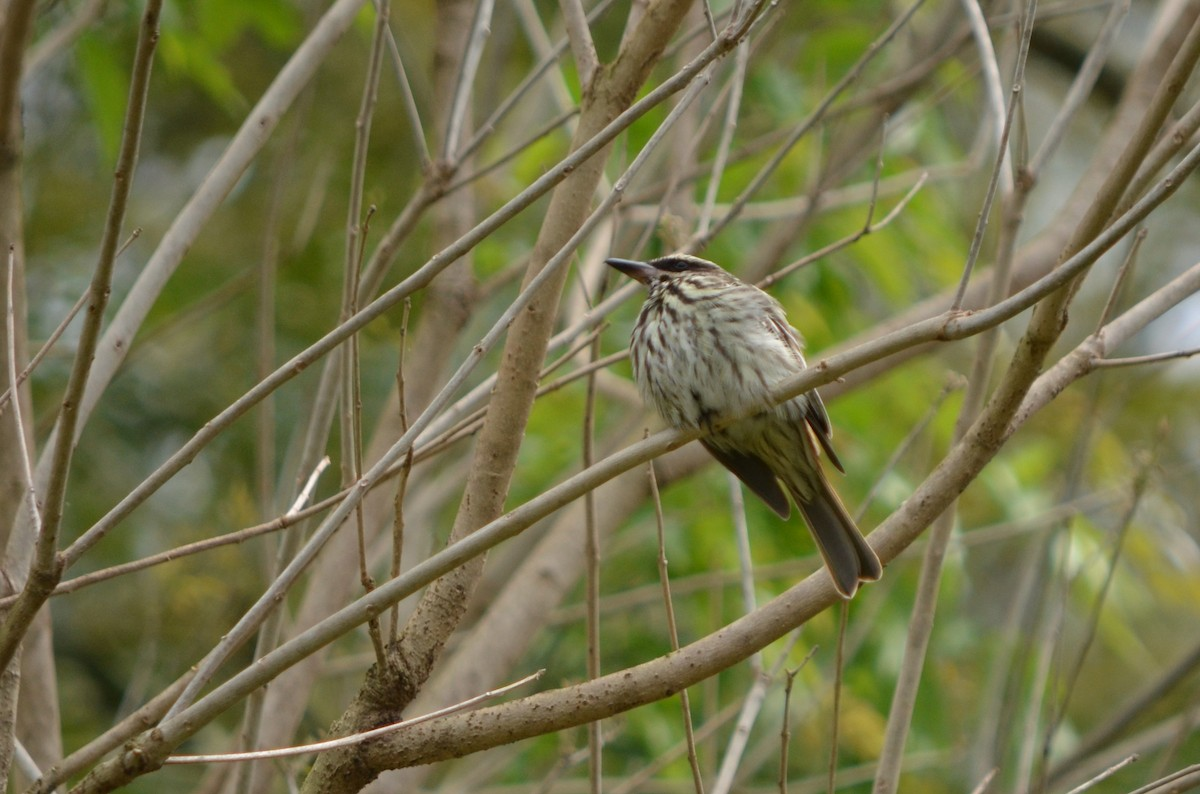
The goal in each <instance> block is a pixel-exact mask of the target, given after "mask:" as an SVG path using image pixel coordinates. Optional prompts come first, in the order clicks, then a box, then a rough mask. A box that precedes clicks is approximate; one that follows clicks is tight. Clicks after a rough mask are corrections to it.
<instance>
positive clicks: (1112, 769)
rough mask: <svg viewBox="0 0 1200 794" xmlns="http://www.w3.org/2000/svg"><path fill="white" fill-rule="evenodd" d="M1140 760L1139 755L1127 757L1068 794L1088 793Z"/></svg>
mask: <svg viewBox="0 0 1200 794" xmlns="http://www.w3.org/2000/svg"><path fill="white" fill-rule="evenodd" d="M1138 760H1140V756H1138V754H1137V753H1134V754H1133V755H1130V756H1126V757H1125V758H1123V759H1121V760H1120V761H1118V762H1117V763H1115V764H1113V765H1112V766H1110V767H1109V768H1108V769H1105V770H1104V771H1103V772H1101V773H1100V774H1098V775H1096V776H1095V777H1094V778H1092V779H1091V780H1088V781H1086V782H1084V783H1080V784H1079V785H1078V786H1076V787H1075V788H1073V789H1071V790H1070V791H1068V792H1067V794H1083V792H1085V791H1087V790H1088V789H1090V788H1091V787H1092V786H1094V785H1096V784H1097V783H1103V782H1104V781H1105V780H1108V779H1109V778H1110V777H1112V776H1113V775H1115V774H1117V773H1118V772H1120V771H1121V770H1122V769H1124V768H1125V767H1127V766H1129V765H1130V764H1132V763H1134V762H1135V761H1138Z"/></svg>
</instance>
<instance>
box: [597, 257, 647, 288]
mask: <svg viewBox="0 0 1200 794" xmlns="http://www.w3.org/2000/svg"><path fill="white" fill-rule="evenodd" d="M604 263H605V264H606V265H612V266H613V267H615V268H616V269H617V270H620V271H621V272H622V273H624V274H625V275H627V276H629V277H630V278H632V279H637V280H638V281H640V282H642V283H643V284H649V283H650V276H652V275H653V274H654V272H655V268H654V267H653V266H652V265H647V264H646V263H645V262H636V261H634V260H632V259H615V258H614V259H605V260H604Z"/></svg>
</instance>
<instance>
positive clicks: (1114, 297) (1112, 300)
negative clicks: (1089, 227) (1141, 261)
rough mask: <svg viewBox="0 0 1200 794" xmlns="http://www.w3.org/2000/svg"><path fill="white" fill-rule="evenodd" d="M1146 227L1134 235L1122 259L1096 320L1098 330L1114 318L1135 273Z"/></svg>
mask: <svg viewBox="0 0 1200 794" xmlns="http://www.w3.org/2000/svg"><path fill="white" fill-rule="evenodd" d="M1146 234H1147V231H1146V227H1144V226H1143V227H1142V228H1140V229H1138V230H1137V232H1136V233H1135V234H1134V235H1133V245H1131V246H1129V250H1128V251H1127V252H1126V253H1125V258H1124V259H1122V260H1121V266H1120V267H1119V268H1117V277H1116V278H1114V279H1113V285H1112V289H1110V290H1109V291H1108V300H1106V301H1105V302H1104V308H1103V309H1102V310H1101V312H1100V319H1099V320H1097V321H1096V328H1095V330H1096V331H1099V330H1100V329H1101V328H1103V327H1104V326H1105V325H1108V321H1109V320H1110V319H1111V318H1112V315H1113V312H1115V311H1116V309H1117V302H1118V301H1120V300H1121V291H1122V289H1123V288H1124V287H1125V282H1126V280H1128V278H1129V276H1130V275H1131V274H1132V273H1133V268H1134V266H1135V265H1136V264H1137V255H1138V252H1139V251H1140V250H1141V248H1142V242H1143V241H1144V240H1145V239H1146Z"/></svg>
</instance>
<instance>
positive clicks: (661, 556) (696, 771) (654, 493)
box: [597, 462, 704, 794]
mask: <svg viewBox="0 0 1200 794" xmlns="http://www.w3.org/2000/svg"><path fill="white" fill-rule="evenodd" d="M646 478H647V480H648V481H649V484H650V501H651V503H652V504H653V505H654V527H655V537H656V538H657V540H658V560H657V562H658V581H659V585H660V586H661V588H662V599H663V611H664V613H665V615H666V618H667V636H668V637H669V638H670V640H671V650H672V651H677V650H679V627H678V625H677V624H676V622H675V602H674V600H673V599H672V598H671V577H670V575H669V574H668V573H667V538H666V521H665V519H664V518H663V509H662V499H661V498H660V497H659V493H658V479H657V478H656V477H655V476H654V463H653V462H650V463H648V464H647V465H646ZM597 619H598V617H597ZM679 707H680V709H681V710H682V712H683V735H684V741H685V742H686V744H687V758H688V765H689V766H690V767H691V770H692V786H693V787H694V788H695V791H696V794H704V777H703V776H702V775H701V774H700V761H699V758H698V757H697V756H696V732H695V730H694V728H693V726H692V703H691V698H689V697H688V691H687V690H686V689H682V690H680V691H679Z"/></svg>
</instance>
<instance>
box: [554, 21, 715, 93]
mask: <svg viewBox="0 0 1200 794" xmlns="http://www.w3.org/2000/svg"><path fill="white" fill-rule="evenodd" d="M558 7H559V8H561V9H562V18H563V23H564V24H565V26H566V28H567V40H568V41H569V42H570V43H571V52H572V53H573V54H574V55H575V69H576V71H577V72H578V73H579V85H580V86H582V88H583V90H584V91H586V90H587V88H588V86H589V85H590V84H591V82H592V77H593V76H594V75H595V73H596V69H598V68H599V67H600V59H599V58H598V57H596V45H595V43H594V42H593V41H592V31H591V30H590V29H589V28H588V21H587V14H585V13H584V11H583V3H582V2H581V0H559V2H558ZM713 38H714V39H715V38H716V36H713Z"/></svg>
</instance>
